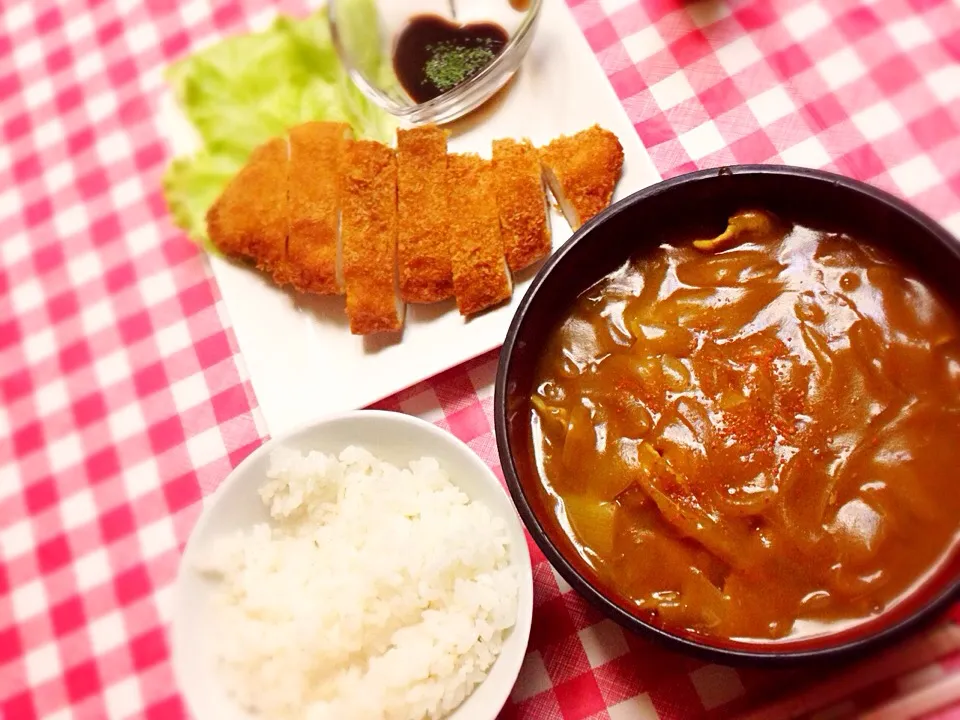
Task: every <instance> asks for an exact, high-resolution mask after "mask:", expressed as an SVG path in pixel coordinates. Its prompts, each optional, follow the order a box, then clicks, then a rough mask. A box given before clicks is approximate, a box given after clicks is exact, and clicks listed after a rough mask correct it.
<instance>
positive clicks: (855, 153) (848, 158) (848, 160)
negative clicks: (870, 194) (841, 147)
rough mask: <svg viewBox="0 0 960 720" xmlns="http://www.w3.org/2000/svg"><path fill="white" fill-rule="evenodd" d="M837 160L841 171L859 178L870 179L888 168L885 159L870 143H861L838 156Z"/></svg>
mask: <svg viewBox="0 0 960 720" xmlns="http://www.w3.org/2000/svg"><path fill="white" fill-rule="evenodd" d="M836 162H837V169H838V170H839V171H840V172H842V173H843V174H844V175H849V176H850V177H852V178H855V179H857V180H869V179H870V178H873V177H876V176H877V175H879V174H880V173H882V172H883V171H884V170H885V169H886V168H885V167H884V164H883V160H881V159H880V156H879V155H877V153H876V151H875V150H874V149H873V147H872V146H870V145H861V146H860V147H858V148H856V149H855V150H851V151H850V152H848V153H847V154H846V155H844V156H843V157H840V158H837V161H836Z"/></svg>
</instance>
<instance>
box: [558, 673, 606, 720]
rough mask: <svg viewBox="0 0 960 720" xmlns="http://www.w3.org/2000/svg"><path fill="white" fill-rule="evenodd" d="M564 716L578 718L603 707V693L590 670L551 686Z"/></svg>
mask: <svg viewBox="0 0 960 720" xmlns="http://www.w3.org/2000/svg"><path fill="white" fill-rule="evenodd" d="M553 691H554V692H555V693H556V695H557V703H558V704H559V705H560V712H561V713H563V717H564V718H570V719H571V720H573V719H574V718H576V720H580V718H585V717H587V716H589V715H592V714H594V713H597V712H599V711H600V710H602V709H603V708H604V707H606V706H605V705H604V702H603V695H602V694H601V693H600V688H599V687H598V686H597V681H596V679H595V678H594V677H593V673H592V672H589V671H587V672H585V673H584V674H583V675H581V676H580V677H578V678H574V679H573V680H568V681H567V682H565V683H562V684H560V685H557V686H556V687H554V688H553Z"/></svg>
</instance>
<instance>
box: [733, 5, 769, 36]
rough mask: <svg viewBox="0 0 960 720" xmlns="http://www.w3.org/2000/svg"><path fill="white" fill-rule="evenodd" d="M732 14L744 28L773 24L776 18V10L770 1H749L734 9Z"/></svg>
mask: <svg viewBox="0 0 960 720" xmlns="http://www.w3.org/2000/svg"><path fill="white" fill-rule="evenodd" d="M733 16H734V17H735V18H736V19H737V20H739V21H740V24H741V25H742V26H743V28H744V30H759V29H761V28H765V27H767V26H768V25H771V24H773V23H774V22H776V21H777V19H778V14H777V11H776V10H775V9H774V7H773V6H772V4H770V3H762V2H760V3H749V4H744V5H743V7H741V8H739V9H738V10H735V11H734V13H733Z"/></svg>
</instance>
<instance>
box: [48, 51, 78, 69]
mask: <svg viewBox="0 0 960 720" xmlns="http://www.w3.org/2000/svg"><path fill="white" fill-rule="evenodd" d="M72 63H73V53H72V52H71V51H70V46H69V45H64V46H62V47H60V48H57V49H56V50H54V51H53V52H52V53H50V55H48V56H47V69H48V70H49V71H50V72H51V73H58V72H60V71H62V70H66V69H67V68H68V67H70V65H71V64H72Z"/></svg>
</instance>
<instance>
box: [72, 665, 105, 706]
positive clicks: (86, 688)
mask: <svg viewBox="0 0 960 720" xmlns="http://www.w3.org/2000/svg"><path fill="white" fill-rule="evenodd" d="M64 680H65V681H66V685H67V694H68V695H69V696H70V701H71V702H74V703H76V702H80V701H81V700H83V699H84V698H86V697H89V696H91V695H99V694H100V691H101V687H100V673H99V672H98V671H97V664H96V663H95V662H94V661H92V660H90V661H87V662H85V663H83V664H81V665H76V666H74V667H72V668H70V669H69V670H67V673H66V676H65V677H64Z"/></svg>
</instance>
